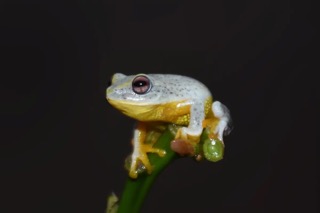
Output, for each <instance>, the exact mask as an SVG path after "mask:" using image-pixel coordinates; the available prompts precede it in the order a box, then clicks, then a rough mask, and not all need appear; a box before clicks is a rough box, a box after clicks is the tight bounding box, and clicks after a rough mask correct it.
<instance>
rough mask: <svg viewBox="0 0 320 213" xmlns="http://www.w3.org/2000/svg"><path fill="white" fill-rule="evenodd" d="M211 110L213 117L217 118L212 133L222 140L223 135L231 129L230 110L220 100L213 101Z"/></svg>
mask: <svg viewBox="0 0 320 213" xmlns="http://www.w3.org/2000/svg"><path fill="white" fill-rule="evenodd" d="M212 112H213V114H214V117H215V118H217V119H218V123H217V124H216V125H215V128H214V132H213V133H214V134H215V135H217V137H218V139H219V140H220V141H222V142H223V135H228V134H229V133H230V132H231V130H232V127H231V116H230V111H229V109H228V108H227V107H226V106H225V105H223V104H222V103H221V102H219V101H215V102H213V104H212Z"/></svg>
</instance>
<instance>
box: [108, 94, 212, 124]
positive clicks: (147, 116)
mask: <svg viewBox="0 0 320 213" xmlns="http://www.w3.org/2000/svg"><path fill="white" fill-rule="evenodd" d="M109 102H110V103H111V104H112V105H114V106H115V107H116V108H117V109H119V110H120V111H121V112H122V113H123V114H125V115H127V116H129V117H131V118H134V119H137V120H139V121H163V122H169V123H174V124H178V125H188V124H189V121H190V108H191V105H192V103H190V102H188V101H187V100H181V101H172V102H168V103H161V104H150V103H145V104H137V103H135V102H130V101H123V100H109ZM211 105H212V98H211V97H209V98H208V99H207V100H206V101H205V106H204V108H205V109H204V112H205V114H206V115H210V114H212V113H210V112H211Z"/></svg>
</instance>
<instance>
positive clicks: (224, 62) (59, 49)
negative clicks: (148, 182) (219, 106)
mask: <svg viewBox="0 0 320 213" xmlns="http://www.w3.org/2000/svg"><path fill="white" fill-rule="evenodd" d="M309 7H311V6H309ZM312 16H313V13H312V10H309V8H308V5H304V4H303V3H302V2H299V3H295V2H292V1H282V0H281V1H271V2H270V1H266V0H250V1H230V0H226V1H221V0H218V1H191V0H185V1H183V0H170V1H169V0H162V1H160V0H133V1H129V0H119V1H111V0H110V1H78V2H73V3H71V2H66V1H60V2H59V1H50V2H49V1H28V2H27V1H24V2H22V1H21V2H15V3H13V1H6V2H3V1H1V3H0V54H1V57H0V62H1V63H0V70H1V77H0V80H1V87H2V89H1V143H0V144H1V147H0V154H1V155H0V160H1V161H0V168H1V170H0V172H1V173H0V196H1V198H0V212H1V213H7V212H8V213H9V212H14V213H17V212H28V213H29V212H30V213H31V212H32V213H33V212H35V213H38V212H46V213H51V212H55V213H56V212H67V213H71V212H74V213H80V212H88V213H89V212H90V213H99V212H100V213H102V212H104V209H105V205H106V197H107V196H108V195H109V194H110V193H111V192H112V191H114V192H115V193H116V194H118V195H120V194H121V191H122V189H123V184H124V182H125V179H126V175H127V174H126V172H125V171H124V169H123V161H124V158H125V157H126V156H127V155H128V154H129V153H130V151H131V146H130V142H129V141H130V137H131V133H132V126H133V123H134V121H133V120H132V119H129V118H127V117H125V116H124V115H122V114H120V113H119V112H118V111H116V110H115V109H113V108H112V107H111V106H110V105H108V103H107V101H106V100H105V89H106V86H107V82H108V81H109V78H110V76H111V75H112V74H113V73H115V72H122V73H125V74H136V73H141V72H143V73H176V74H181V75H188V76H191V77H194V78H197V79H199V80H200V81H202V82H203V83H205V84H206V85H207V86H208V87H209V88H210V90H211V91H212V93H213V96H214V98H215V99H217V100H220V101H221V102H223V103H224V104H226V105H227V106H228V107H229V108H230V110H231V113H232V117H233V120H234V126H235V128H234V130H233V132H232V133H231V135H230V136H228V137H226V138H225V143H226V153H225V158H224V159H223V160H222V161H220V162H219V163H209V162H201V163H196V162H194V161H193V160H191V159H181V160H178V161H175V162H174V163H173V164H172V165H170V166H169V168H168V169H167V170H166V171H165V172H163V173H162V174H161V176H160V177H159V179H158V180H157V181H156V183H155V185H154V187H153V188H152V190H151V192H150V194H149V196H148V198H147V199H146V202H145V205H144V208H143V212H220V213H222V212H293V211H294V212H295V211H300V212H316V207H317V203H316V198H317V196H316V195H317V183H318V182H317V177H316V133H317V129H316V124H315V114H316V110H318V109H319V108H318V107H317V106H316V104H317V103H316V101H317V98H316V95H317V94H316V93H317V91H316V81H314V83H312V82H313V81H312V80H315V78H312V77H311V74H312V72H314V71H316V69H315V68H313V65H312V63H311V62H312V61H313V60H314V59H315V55H314V54H312V52H311V50H312V47H313V46H314V38H315V33H314V30H315V29H314V25H313V24H312V22H311V20H312V18H313V17H312ZM312 70H313V71H312Z"/></svg>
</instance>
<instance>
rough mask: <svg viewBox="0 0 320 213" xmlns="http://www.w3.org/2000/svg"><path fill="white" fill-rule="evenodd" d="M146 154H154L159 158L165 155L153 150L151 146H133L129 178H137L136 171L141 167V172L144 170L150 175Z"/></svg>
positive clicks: (150, 166)
mask: <svg viewBox="0 0 320 213" xmlns="http://www.w3.org/2000/svg"><path fill="white" fill-rule="evenodd" d="M148 153H156V154H158V155H159V156H160V157H163V156H164V155H165V154H166V152H165V150H162V149H158V148H154V147H152V145H151V144H138V145H135V146H134V151H133V153H132V155H131V165H130V170H129V176H130V177H131V178H137V177H138V170H141V166H142V167H143V169H142V170H146V171H147V173H148V174H151V172H152V165H151V164H150V161H149V158H148ZM141 164H142V165H141ZM139 168H140V169H139Z"/></svg>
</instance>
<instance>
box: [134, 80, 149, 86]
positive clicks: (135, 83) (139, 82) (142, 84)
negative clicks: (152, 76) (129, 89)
mask: <svg viewBox="0 0 320 213" xmlns="http://www.w3.org/2000/svg"><path fill="white" fill-rule="evenodd" d="M146 85H147V82H146V81H141V80H140V81H136V82H134V83H133V86H135V87H143V86H146Z"/></svg>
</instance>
